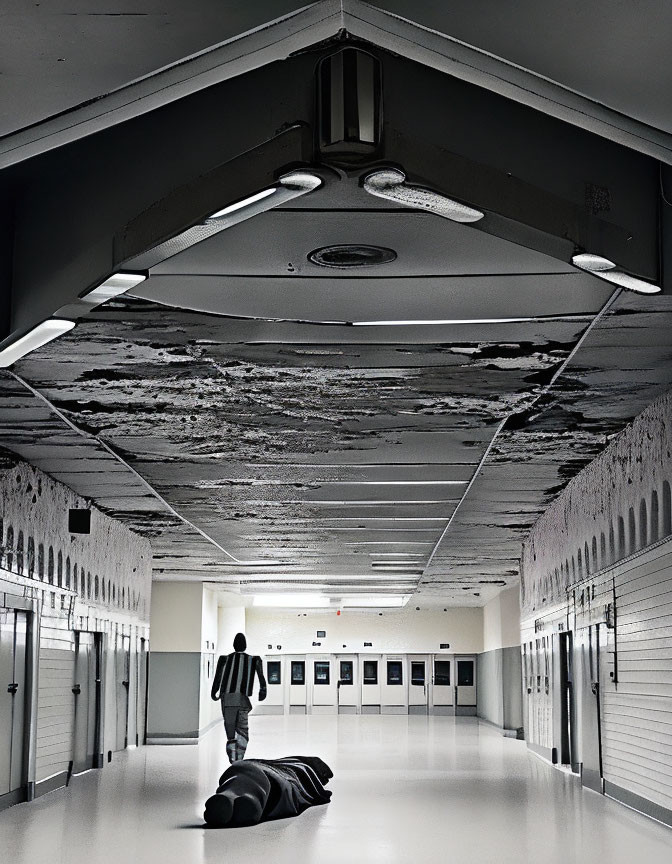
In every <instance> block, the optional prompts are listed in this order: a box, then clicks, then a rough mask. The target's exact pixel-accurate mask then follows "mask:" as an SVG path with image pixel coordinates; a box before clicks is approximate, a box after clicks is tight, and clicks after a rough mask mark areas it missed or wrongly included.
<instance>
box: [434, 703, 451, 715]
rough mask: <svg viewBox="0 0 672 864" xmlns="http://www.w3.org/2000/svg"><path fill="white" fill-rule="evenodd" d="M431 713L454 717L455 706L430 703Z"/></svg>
mask: <svg viewBox="0 0 672 864" xmlns="http://www.w3.org/2000/svg"><path fill="white" fill-rule="evenodd" d="M430 713H431V714H434V715H435V716H437V717H454V716H455V706H454V705H432V708H431V711H430Z"/></svg>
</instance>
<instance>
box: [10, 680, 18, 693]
mask: <svg viewBox="0 0 672 864" xmlns="http://www.w3.org/2000/svg"><path fill="white" fill-rule="evenodd" d="M18 689H19V685H18V684H17V683H16V681H12V683H11V684H9V685H8V687H7V692H8V693H11V694H12V696H16V691H17V690H18Z"/></svg>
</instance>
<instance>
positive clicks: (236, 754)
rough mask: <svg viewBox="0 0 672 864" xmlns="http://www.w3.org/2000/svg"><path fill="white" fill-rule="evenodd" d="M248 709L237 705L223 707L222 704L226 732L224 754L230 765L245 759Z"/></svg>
mask: <svg viewBox="0 0 672 864" xmlns="http://www.w3.org/2000/svg"><path fill="white" fill-rule="evenodd" d="M249 713H250V709H249V708H244V707H242V706H239V705H230V706H229V705H225V704H224V702H222V714H223V715H224V729H225V730H226V754H227V756H228V757H229V762H231V763H232V764H233V763H234V762H238V761H239V760H240V759H243V758H244V757H245V750H246V749H247V743H248V741H249V740H250V732H249V726H248V720H247V715H248V714H249Z"/></svg>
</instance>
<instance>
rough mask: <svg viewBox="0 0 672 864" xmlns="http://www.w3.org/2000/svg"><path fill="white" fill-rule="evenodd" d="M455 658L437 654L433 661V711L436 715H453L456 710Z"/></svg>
mask: <svg viewBox="0 0 672 864" xmlns="http://www.w3.org/2000/svg"><path fill="white" fill-rule="evenodd" d="M453 665H454V664H453V657H452V655H450V654H435V655H434V657H433V659H432V667H433V668H432V690H431V697H432V698H431V705H432V711H433V712H434V713H436V714H449V713H452V710H451V709H453V708H454V704H455V702H454V685H453V677H454V676H453Z"/></svg>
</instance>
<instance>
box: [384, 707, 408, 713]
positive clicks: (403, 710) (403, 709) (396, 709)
mask: <svg viewBox="0 0 672 864" xmlns="http://www.w3.org/2000/svg"><path fill="white" fill-rule="evenodd" d="M380 713H381V714H408V706H407V705H381V706H380Z"/></svg>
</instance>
